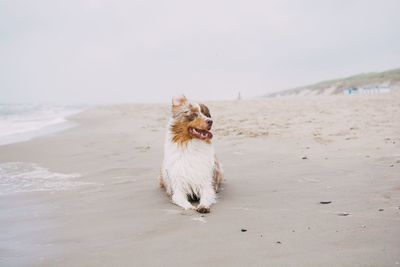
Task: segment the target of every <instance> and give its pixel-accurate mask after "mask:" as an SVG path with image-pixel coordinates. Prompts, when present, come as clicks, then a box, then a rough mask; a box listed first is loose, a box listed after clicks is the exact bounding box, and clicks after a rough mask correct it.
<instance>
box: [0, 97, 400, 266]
mask: <svg viewBox="0 0 400 267" xmlns="http://www.w3.org/2000/svg"><path fill="white" fill-rule="evenodd" d="M208 104H209V107H210V109H211V113H212V115H213V117H214V120H215V130H214V143H215V149H216V152H217V154H218V156H219V158H220V160H221V161H222V163H223V165H224V170H225V174H226V181H225V184H224V189H223V191H222V193H221V194H220V195H219V202H218V203H217V204H216V205H215V206H213V207H212V211H211V213H210V214H207V215H201V214H198V213H195V212H182V210H181V209H180V208H179V207H177V206H175V205H173V204H171V203H170V201H169V199H168V198H167V197H166V196H165V194H164V193H163V192H162V191H161V190H160V189H159V187H158V183H157V176H158V173H159V167H160V163H161V160H162V153H163V142H164V134H165V125H166V121H167V117H168V112H169V107H168V105H166V104H149V105H144V104H142V105H139V104H129V105H128V104H127V105H116V106H102V107H96V108H93V109H90V110H87V111H84V112H83V113H80V114H78V115H76V116H73V117H72V118H71V120H72V121H74V122H76V123H78V126H77V127H75V128H73V129H69V130H66V131H64V132H61V133H57V134H54V135H51V136H45V137H40V138H36V139H33V140H31V141H27V142H22V143H17V144H11V145H4V146H0V162H16V161H18V162H29V163H35V164H38V165H40V166H43V167H46V168H49V169H50V170H51V171H54V172H59V173H80V174H81V175H82V176H81V177H78V178H74V180H75V181H78V182H81V183H83V185H81V186H77V187H73V188H69V189H66V190H62V191H52V190H51V191H39V192H26V193H15V194H6V195H1V196H0V229H1V232H0V265H1V266H397V265H399V264H400V95H399V94H398V93H391V94H382V95H370V96H367V95H364V96H361V95H360V96H351V97H349V96H320V97H285V98H274V99H266V100H252V101H240V102H213V103H208ZM321 201H326V202H331V203H330V204H321V203H320V202H321Z"/></svg>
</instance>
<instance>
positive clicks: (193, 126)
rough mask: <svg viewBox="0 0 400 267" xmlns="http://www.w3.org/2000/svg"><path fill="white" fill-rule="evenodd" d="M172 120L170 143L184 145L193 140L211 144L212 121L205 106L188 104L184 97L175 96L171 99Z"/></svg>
mask: <svg viewBox="0 0 400 267" xmlns="http://www.w3.org/2000/svg"><path fill="white" fill-rule="evenodd" d="M172 118H173V122H172V124H171V131H172V141H174V142H177V143H180V144H185V143H187V142H188V141H190V140H192V139H194V138H195V139H199V140H202V141H205V142H207V143H210V142H211V139H212V137H213V135H212V133H211V127H212V124H213V120H212V119H211V114H210V111H209V109H208V107H207V106H206V105H204V104H198V103H190V102H189V101H188V100H187V99H186V97H185V96H176V97H174V98H173V99H172Z"/></svg>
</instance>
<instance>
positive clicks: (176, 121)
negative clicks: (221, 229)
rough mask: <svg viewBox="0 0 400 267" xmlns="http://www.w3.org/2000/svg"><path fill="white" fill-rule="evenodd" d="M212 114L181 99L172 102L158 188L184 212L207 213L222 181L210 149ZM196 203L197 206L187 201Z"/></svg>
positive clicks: (211, 148)
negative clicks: (163, 190)
mask: <svg viewBox="0 0 400 267" xmlns="http://www.w3.org/2000/svg"><path fill="white" fill-rule="evenodd" d="M211 127H212V119H211V114H210V112H209V110H208V108H207V106H205V105H203V104H197V103H190V102H189V101H188V100H187V99H186V98H185V97H184V96H180V97H175V98H173V100H172V116H171V118H170V120H169V123H168V128H167V136H166V140H165V147H164V161H163V165H162V168H161V176H160V185H161V186H162V187H163V188H165V190H166V192H167V194H168V195H169V196H171V198H172V202H173V203H175V204H176V205H178V206H180V207H182V208H184V209H196V210H197V211H198V212H201V213H207V212H210V206H211V205H212V204H214V203H215V202H216V193H217V192H218V190H219V188H220V185H221V182H222V179H223V174H222V168H221V164H220V163H219V162H218V161H217V159H216V157H215V154H214V148H213V146H212V137H213V135H212V133H211V132H210V130H211ZM193 200H198V201H199V204H198V206H197V207H195V206H193V204H192V203H191V202H190V201H193Z"/></svg>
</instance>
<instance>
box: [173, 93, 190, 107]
mask: <svg viewBox="0 0 400 267" xmlns="http://www.w3.org/2000/svg"><path fill="white" fill-rule="evenodd" d="M187 103H188V100H187V98H186V96H184V95H180V96H174V97H173V98H172V106H173V107H180V106H182V105H185V104H187Z"/></svg>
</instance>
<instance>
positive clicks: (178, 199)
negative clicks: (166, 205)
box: [172, 191, 194, 210]
mask: <svg viewBox="0 0 400 267" xmlns="http://www.w3.org/2000/svg"><path fill="white" fill-rule="evenodd" d="M172 202H173V203H174V204H175V205H178V206H180V207H182V208H184V209H185V210H188V209H194V207H193V205H192V204H191V203H190V202H189V201H188V199H187V196H186V194H184V193H183V192H180V191H176V192H174V193H173V195H172Z"/></svg>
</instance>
